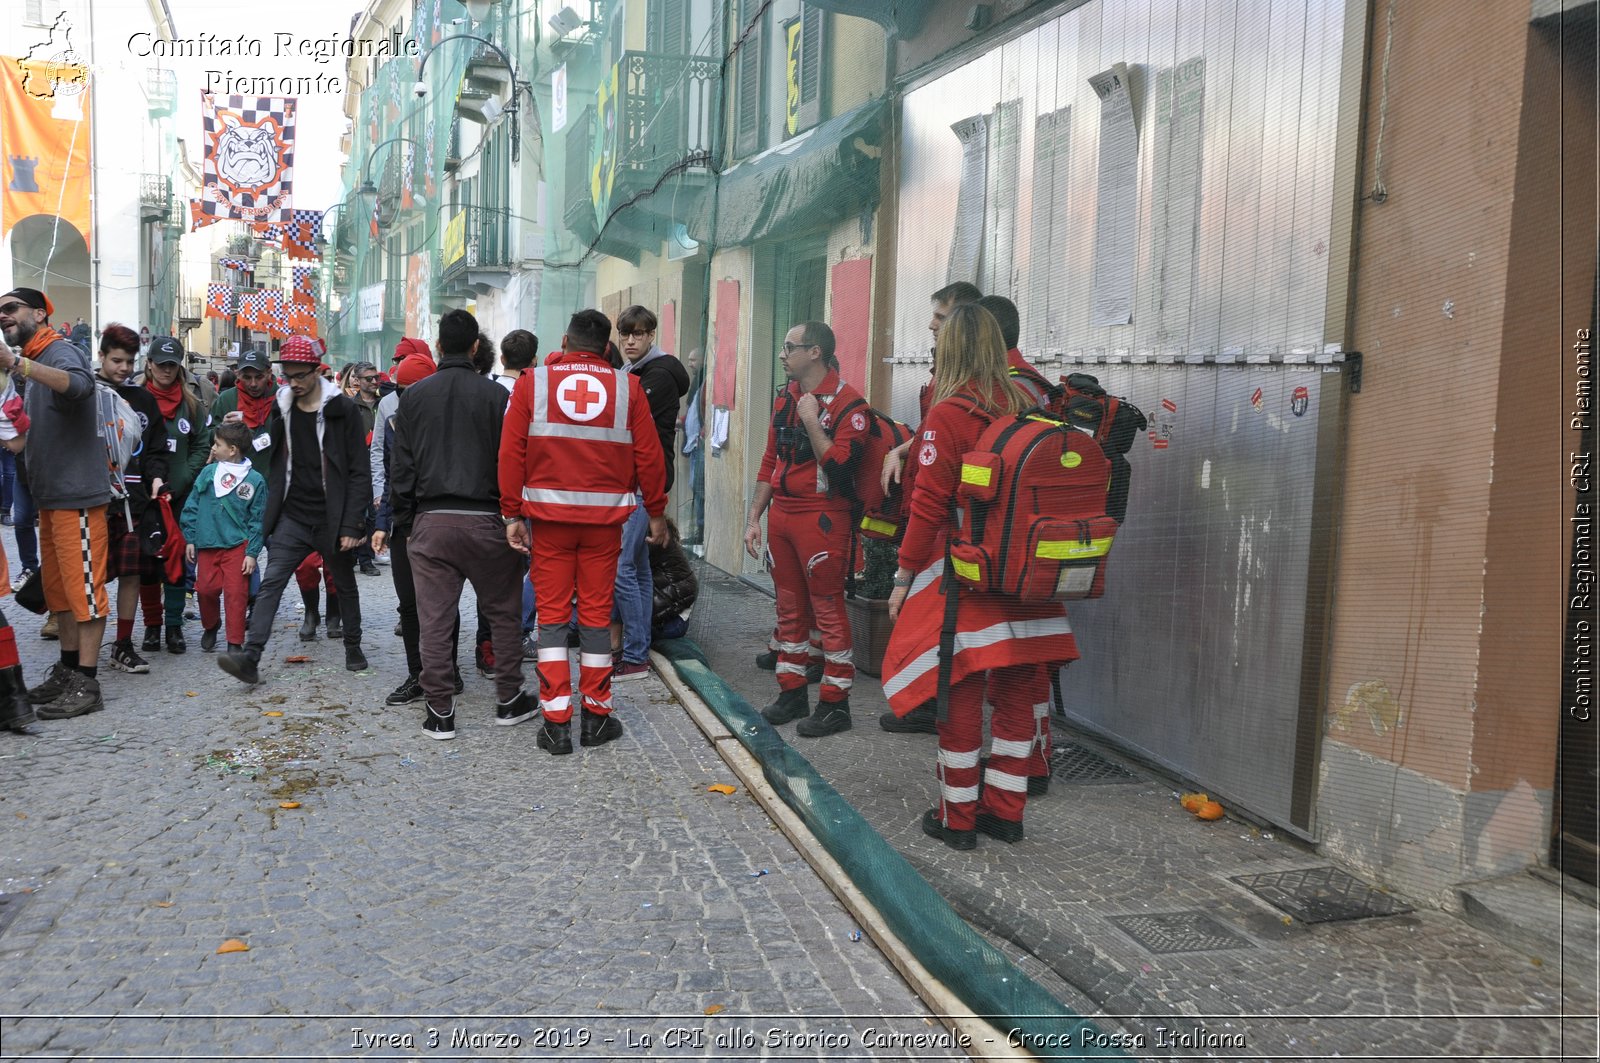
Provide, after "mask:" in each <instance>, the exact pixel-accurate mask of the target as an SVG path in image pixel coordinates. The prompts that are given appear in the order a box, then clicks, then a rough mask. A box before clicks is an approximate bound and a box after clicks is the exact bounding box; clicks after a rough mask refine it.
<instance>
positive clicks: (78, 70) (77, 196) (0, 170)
mask: <svg viewBox="0 0 1600 1063" xmlns="http://www.w3.org/2000/svg"><path fill="white" fill-rule="evenodd" d="M33 51H35V52H37V51H39V48H35V49H33ZM62 54H64V55H67V56H72V57H75V56H76V53H74V52H72V50H71V45H70V44H66V45H65V51H64V52H63V53H62ZM88 77H89V75H88V68H87V67H84V66H80V65H77V64H74V63H67V62H61V61H58V60H47V59H44V58H42V57H35V56H33V55H31V54H30V55H29V56H26V57H24V58H22V59H13V58H10V57H6V56H0V130H3V131H4V132H3V136H0V142H3V143H4V145H5V150H4V152H0V159H3V162H0V239H3V238H4V237H5V235H6V234H8V233H10V232H11V230H12V229H13V228H15V226H16V224H17V223H18V222H20V221H22V220H23V219H24V218H27V217H31V216H33V215H41V216H44V217H46V218H60V219H61V220H62V221H63V222H66V223H67V224H68V225H70V226H71V227H72V228H73V229H76V230H77V232H78V235H79V236H81V237H83V242H84V245H85V246H91V245H92V244H93V237H94V233H93V232H91V224H90V213H89V166H90V158H89V130H90V128H91V126H90V119H89V84H88ZM59 235H60V236H61V237H62V238H63V239H65V237H66V228H65V227H63V228H62V230H61V233H60V234H59Z"/></svg>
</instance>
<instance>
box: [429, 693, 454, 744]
mask: <svg viewBox="0 0 1600 1063" xmlns="http://www.w3.org/2000/svg"><path fill="white" fill-rule="evenodd" d="M422 733H423V734H425V735H427V736H428V737H429V738H437V739H438V740H439V741H441V742H447V741H449V740H450V739H452V738H454V737H455V736H456V706H455V702H453V701H452V702H451V703H450V711H449V712H448V713H441V712H439V711H438V710H436V709H435V708H434V707H433V706H432V705H429V706H428V718H427V719H426V720H423V721H422Z"/></svg>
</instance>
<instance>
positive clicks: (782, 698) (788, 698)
mask: <svg viewBox="0 0 1600 1063" xmlns="http://www.w3.org/2000/svg"><path fill="white" fill-rule="evenodd" d="M810 715H811V702H810V701H809V700H808V695H807V694H806V688H805V687H795V688H794V689H793V690H785V691H783V692H781V693H780V694H779V695H778V700H777V701H774V702H773V703H772V704H771V705H768V706H767V707H766V708H764V709H762V710H761V718H762V719H763V720H766V721H767V722H768V723H770V724H771V725H772V726H774V727H782V726H783V725H784V724H786V723H788V722H789V721H790V720H798V719H801V718H803V717H806V716H810Z"/></svg>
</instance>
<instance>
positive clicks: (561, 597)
mask: <svg viewBox="0 0 1600 1063" xmlns="http://www.w3.org/2000/svg"><path fill="white" fill-rule="evenodd" d="M532 523H533V565H532V571H531V575H532V578H533V594H534V600H535V601H537V602H540V603H546V602H548V603H549V607H550V609H551V610H553V611H555V612H556V614H557V615H556V616H555V617H553V618H552V617H549V616H541V617H540V618H539V621H540V622H539V702H540V705H541V707H542V709H543V711H544V718H545V719H546V720H549V721H550V722H551V723H566V722H567V721H569V720H571V719H572V662H571V660H570V659H569V658H568V656H567V622H568V613H567V610H568V609H569V605H568V603H569V602H571V601H572V599H573V596H574V595H576V596H577V599H578V690H579V693H580V695H581V696H582V699H583V707H584V708H586V709H588V710H589V711H590V712H593V713H597V714H599V715H602V716H604V715H608V714H610V712H611V669H612V667H613V662H612V660H611V628H610V625H611V604H612V592H613V591H614V590H615V589H616V583H617V558H618V556H619V555H620V554H621V552H622V525H620V524H555V523H551V522H548V521H540V520H535V521H533V522H532ZM802 681H804V677H802Z"/></svg>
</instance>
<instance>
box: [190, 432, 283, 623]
mask: <svg viewBox="0 0 1600 1063" xmlns="http://www.w3.org/2000/svg"><path fill="white" fill-rule="evenodd" d="M249 446H250V430H249V429H248V428H246V427H245V426H244V425H242V424H236V423H234V422H231V421H226V422H223V423H222V424H220V425H218V426H217V429H216V434H215V435H214V436H213V437H212V440H211V463H210V464H209V465H207V466H206V467H205V468H203V469H201V470H200V474H199V475H198V476H196V477H195V478H194V487H193V488H192V489H191V490H190V491H189V500H188V501H187V502H185V503H184V504H183V518H182V524H183V536H184V538H185V539H187V540H188V542H189V546H188V555H189V560H190V561H191V562H194V564H195V566H196V567H195V577H194V593H195V597H196V598H197V599H199V602H200V627H201V629H202V633H201V635H200V648H201V649H202V650H204V651H205V652H206V653H212V652H214V651H215V650H216V648H217V630H218V629H219V628H220V627H221V626H222V616H221V613H222V606H223V605H224V604H225V605H226V607H227V613H228V649H229V650H239V649H241V648H242V647H243V646H244V632H245V610H246V608H247V606H248V602H249V598H250V573H252V572H254V571H255V567H256V555H257V554H259V553H261V546H262V543H261V520H262V517H263V516H264V515H265V514H266V510H267V482H266V480H264V479H262V477H261V474H260V473H259V472H256V471H255V470H254V469H253V468H251V466H250V461H249V459H248V458H247V457H246V456H245V455H246V454H247V453H248V450H247V448H248V447H249ZM224 597H225V598H226V601H225V602H224V601H223V600H222V599H224Z"/></svg>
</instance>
